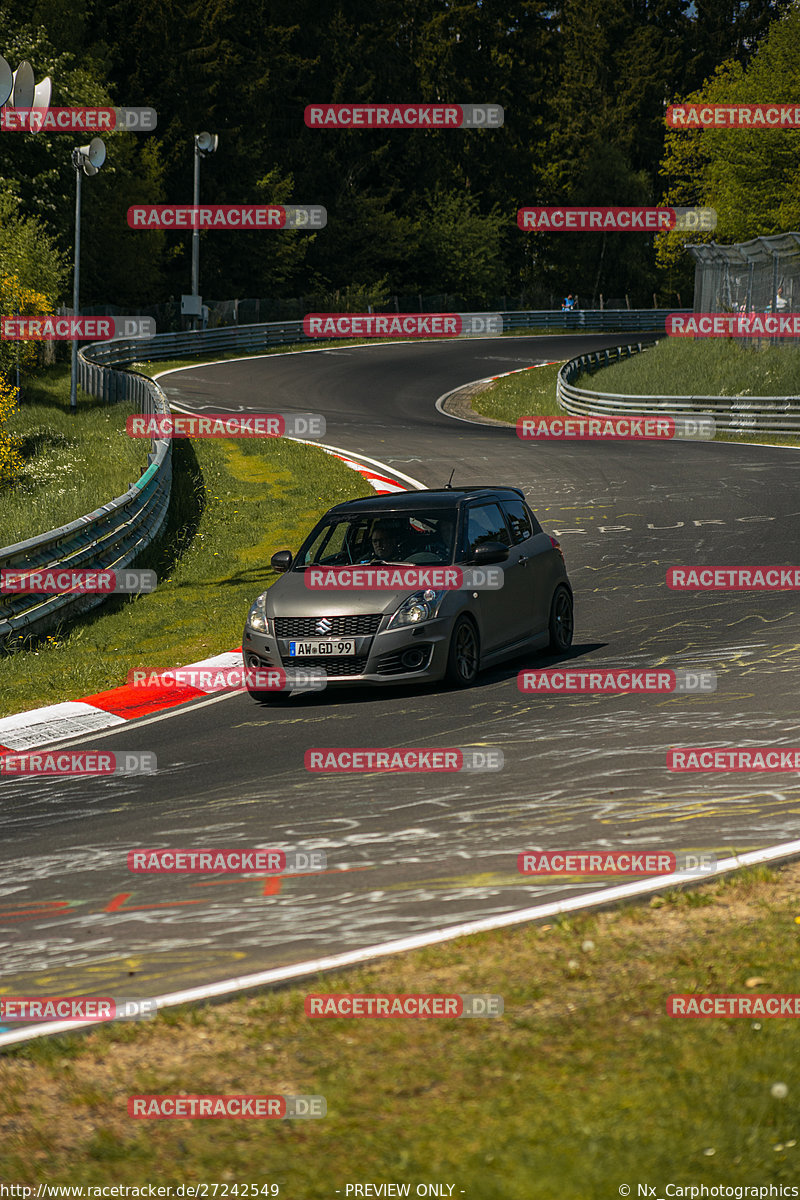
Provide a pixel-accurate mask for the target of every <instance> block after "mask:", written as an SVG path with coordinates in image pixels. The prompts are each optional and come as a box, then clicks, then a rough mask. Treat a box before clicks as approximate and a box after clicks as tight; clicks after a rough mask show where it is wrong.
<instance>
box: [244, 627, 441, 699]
mask: <svg viewBox="0 0 800 1200" xmlns="http://www.w3.org/2000/svg"><path fill="white" fill-rule="evenodd" d="M382 623H383V622H382ZM451 631H452V618H447V617H436V618H434V619H433V620H432V621H424V622H423V623H422V624H421V625H415V626H408V625H406V626H403V627H401V628H398V629H394V628H392V629H381V628H379V629H378V632H377V633H374V634H369V635H362V636H358V637H355V638H353V639H348V640H353V641H355V643H356V647H355V648H356V653H355V655H354V656H353V657H352V658H348V659H342V658H339V659H337V658H336V657H331V658H322V657H320V656H317V655H311V656H308V657H290V655H289V639H288V638H277V637H275V636H274V635H273V634H272V633H259V632H257V631H256V630H254V629H251V628H250V627H249V626H245V630H244V634H243V637H242V656H243V658H244V665H245V666H246V667H249V668H251V669H253V670H261V669H264V668H268V667H282V668H283V669H284V670H285V671H288V670H290V669H291V668H293V667H295V668H299V669H303V670H313V669H317V670H319V669H322V670H324V671H325V673H326V675H327V686H331V685H335V684H370V685H375V686H378V687H381V686H383V687H386V686H391V685H392V684H402V683H416V682H420V681H426V682H434V681H436V680H439V679H442V678H443V677H444V674H445V671H446V669H447V657H448V653H449V649H450V634H451ZM316 637H319V635H316ZM292 640H300V639H298V638H295V639H292ZM335 640H339V638H338V636H337V638H336V639H335ZM415 652H416V654H415ZM409 653H410V654H411V655H412V656H413V657H418V656H419V654H420V653H421V654H422V655H423V661H422V663H421V665H420V666H418V667H414V666H408V665H406V664H404V663H403V662H402V656H403V655H408V654H409Z"/></svg>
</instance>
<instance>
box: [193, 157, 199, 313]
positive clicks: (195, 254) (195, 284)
mask: <svg viewBox="0 0 800 1200" xmlns="http://www.w3.org/2000/svg"><path fill="white" fill-rule="evenodd" d="M192 203H193V205H194V210H195V214H196V213H197V207H198V205H199V203H200V147H199V146H198V144H197V138H196V137H195V139H194V192H193V196H192ZM196 219H197V217H196V215H195V220H196ZM199 286H200V230H199V229H198V227H197V225H196V224H195V226H194V229H193V230H192V295H193V296H197V295H199V292H198V288H199ZM197 322H198V317H196V316H193V317H192V329H197Z"/></svg>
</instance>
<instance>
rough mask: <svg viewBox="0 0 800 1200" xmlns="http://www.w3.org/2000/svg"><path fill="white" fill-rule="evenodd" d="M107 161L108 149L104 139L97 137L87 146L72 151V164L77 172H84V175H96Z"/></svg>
mask: <svg viewBox="0 0 800 1200" xmlns="http://www.w3.org/2000/svg"><path fill="white" fill-rule="evenodd" d="M105 161H106V147H105V143H104V141H103V139H102V138H99V137H96V138H92V140H91V141H90V142H89V143H88V145H86V146H78V147H77V148H76V149H75V150H73V151H72V164H73V166H74V167H75V170H76V171H77V170H81V169H82V170H83V173H84V175H96V174H97V172H98V171H99V170H100V168H101V167H102V165H103V163H104V162H105Z"/></svg>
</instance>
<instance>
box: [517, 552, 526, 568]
mask: <svg viewBox="0 0 800 1200" xmlns="http://www.w3.org/2000/svg"><path fill="white" fill-rule="evenodd" d="M527 561H528V556H527V554H520V556H519V558H518V559H517V562H518V563H519V564H520V565H521V566H523V567H524V566H525V563H526V562H527Z"/></svg>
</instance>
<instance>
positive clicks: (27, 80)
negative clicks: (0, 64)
mask: <svg viewBox="0 0 800 1200" xmlns="http://www.w3.org/2000/svg"><path fill="white" fill-rule="evenodd" d="M13 80H14V83H13V87H12V90H11V103H12V104H13V106H14V108H31V107H32V106H33V97H34V93H35V91H36V84H35V82H34V78H33V67H32V66H31V64H30V63H29V62H28V61H27V59H23V60H22V62H21V63H20V64H19V66H18V67H17V69H16V71H15V72H14V75H13Z"/></svg>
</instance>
